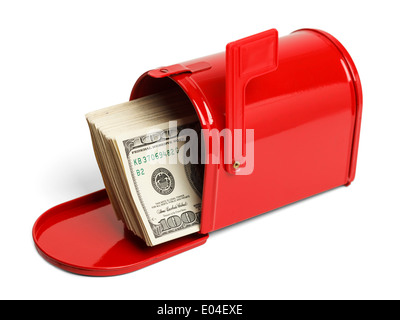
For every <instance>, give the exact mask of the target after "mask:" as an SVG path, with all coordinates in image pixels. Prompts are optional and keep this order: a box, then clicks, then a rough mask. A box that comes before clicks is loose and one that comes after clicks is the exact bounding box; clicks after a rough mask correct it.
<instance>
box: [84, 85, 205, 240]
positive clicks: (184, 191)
mask: <svg viewBox="0 0 400 320" xmlns="http://www.w3.org/2000/svg"><path fill="white" fill-rule="evenodd" d="M86 119H87V122H88V124H89V129H90V134H91V138H92V143H93V149H94V153H95V156H96V160H97V163H98V166H99V168H100V171H101V174H102V177H103V181H104V185H105V187H106V190H107V193H108V196H109V198H110V202H111V204H112V206H113V208H114V211H115V213H116V215H117V216H118V218H119V219H121V220H122V221H123V222H124V223H125V225H126V227H127V228H128V229H129V230H131V231H132V232H133V233H134V234H135V235H137V236H138V237H140V238H142V239H143V240H144V241H145V242H146V244H147V245H148V246H154V245H157V244H160V243H163V242H166V241H169V240H172V239H176V238H179V237H182V236H185V235H187V234H190V233H194V232H198V231H199V230H200V212H201V192H202V179H203V167H202V165H201V164H200V163H199V161H197V162H196V161H188V159H189V160H190V159H194V158H193V156H194V154H192V156H191V157H189V156H190V154H189V153H190V152H193V151H191V149H187V145H188V140H190V139H188V136H187V135H182V133H183V132H194V131H196V130H197V131H196V132H198V129H199V128H198V127H199V122H198V118H197V117H196V114H195V111H194V109H193V106H192V105H191V103H190V101H189V100H188V98H187V97H186V95H185V94H184V93H183V92H175V91H166V92H161V93H158V94H154V95H150V96H146V97H143V98H140V99H136V100H132V101H129V102H125V103H122V104H118V105H115V106H111V107H107V108H103V109H100V110H96V111H93V112H90V113H88V114H87V115H86ZM187 129H190V130H191V131H190V130H189V131H188V130H187ZM188 152H189V153H188ZM188 155H189V156H188Z"/></svg>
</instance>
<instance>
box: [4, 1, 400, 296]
mask: <svg viewBox="0 0 400 320" xmlns="http://www.w3.org/2000/svg"><path fill="white" fill-rule="evenodd" d="M398 12H399V11H398V9H397V8H396V1H381V2H376V1H338V0H336V1H332V2H331V3H327V2H325V1H273V2H270V1H216V0H213V1H204V0H203V1H171V0H170V1H140V2H139V1H72V0H70V1H41V0H37V1H2V2H1V3H0V46H1V47H0V107H1V117H0V121H1V125H0V133H1V145H0V148H1V149H0V150H1V151H0V152H1V158H0V161H1V165H0V181H1V184H0V187H1V193H0V194H1V209H0V210H1V217H0V248H1V251H0V298H2V299H399V298H400V272H399V270H400V255H399V247H400V231H399V230H400V205H399V179H400V171H399V163H400V150H399V126H398V123H399V118H400V105H399V99H398V96H399V90H400V87H399V85H400V82H399V73H400V64H399V61H400V58H399V57H400V49H399V31H400V30H399V29H400V22H399V21H400V20H399V19H398ZM303 27H311V28H318V29H322V30H325V31H327V32H329V33H331V34H332V35H334V36H335V37H336V38H338V39H339V41H340V42H341V43H342V44H343V45H344V46H345V47H346V49H347V50H348V51H349V52H350V54H351V56H352V57H353V59H354V61H355V63H356V66H357V68H358V71H359V74H360V77H361V82H362V85H363V92H364V109H363V119H362V126H361V140H360V148H359V158H358V159H359V160H358V167H357V175H356V179H355V181H354V183H353V184H352V185H351V186H350V187H348V188H346V187H340V188H337V189H335V190H332V191H329V192H325V193H323V194H321V195H318V196H314V197H312V198H310V199H307V200H303V201H300V202H298V203H296V204H293V205H290V206H287V207H284V208H282V209H279V210H275V211H274V212H272V213H270V214H264V215H261V216H259V217H257V218H253V219H250V220H249V221H246V222H243V223H240V224H237V225H235V226H232V227H229V228H225V229H223V230H221V231H217V232H214V233H212V234H211V235H210V238H209V240H208V242H207V243H206V244H205V245H203V246H201V247H199V248H196V249H194V250H190V251H188V252H185V253H183V254H181V255H178V256H175V257H173V258H170V259H167V260H165V261H162V262H160V263H157V264H155V265H153V266H149V267H147V268H145V269H142V270H139V271H136V272H133V273H129V274H126V275H122V276H114V277H104V278H96V277H86V276H78V275H74V274H71V273H68V272H65V271H62V270H60V269H58V268H56V267H54V266H52V265H50V264H49V263H47V262H45V261H44V260H43V259H42V258H41V257H40V256H39V255H38V253H37V252H36V249H35V247H34V244H33V240H32V237H31V230H32V226H33V224H34V222H35V220H36V219H37V218H38V217H39V215H40V214H42V213H43V212H44V211H46V210H47V209H49V208H51V207H53V206H55V205H57V204H59V203H62V202H65V201H68V200H72V199H74V198H76V197H79V196H82V195H85V194H88V193H91V192H93V191H96V190H99V189H102V188H103V183H102V180H101V176H100V173H99V170H98V167H97V164H96V162H95V158H94V155H93V150H92V146H91V141H90V136H89V131H88V128H87V124H86V121H85V117H84V115H85V113H86V112H88V111H91V110H94V109H98V108H101V107H106V106H109V105H112V104H116V103H120V102H124V101H126V100H127V99H128V98H129V94H130V91H131V88H132V86H133V84H134V82H135V81H136V79H137V78H138V77H139V76H140V75H141V74H142V73H143V72H145V71H147V70H149V69H152V68H156V67H159V66H162V65H170V64H175V63H179V62H182V61H186V60H189V59H192V58H197V57H201V56H204V55H208V54H213V53H217V52H220V51H223V50H224V49H225V45H226V43H228V42H230V41H233V40H237V39H240V38H242V37H245V36H248V35H252V34H254V33H258V32H261V31H264V30H267V29H270V28H276V29H277V30H278V31H279V33H280V35H286V34H288V33H290V32H292V31H294V30H296V29H299V28H303Z"/></svg>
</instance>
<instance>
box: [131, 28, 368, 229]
mask: <svg viewBox="0 0 400 320" xmlns="http://www.w3.org/2000/svg"><path fill="white" fill-rule="evenodd" d="M246 44H248V45H249V46H248V48H250V50H251V47H252V45H251V41H250V42H246ZM229 46H230V45H229V44H228V46H227V48H228V49H229ZM253 47H255V48H257V49H256V50H258V46H257V45H255V46H253ZM272 52H274V51H273V50H272ZM255 56H257V55H255ZM265 58H266V59H267V60H268V61H270V60H271V59H270V57H265ZM241 59H242V58H240V57H239V58H238V59H237V60H238V61H240V60H241ZM242 60H243V59H242ZM200 63H202V64H209V65H211V68H209V69H207V70H203V71H195V72H190V71H188V72H184V73H182V72H177V73H173V72H172V73H169V74H168V75H165V77H163V76H162V75H161V74H160V73H158V72H156V71H151V72H150V73H145V74H143V75H142V76H141V77H140V78H139V79H138V81H137V82H136V84H135V85H134V87H133V90H132V93H131V99H133V98H138V97H141V96H144V95H147V94H151V93H154V92H157V91H160V90H163V89H174V90H183V91H184V92H186V94H187V96H188V98H189V99H190V100H191V102H192V104H193V106H194V108H195V110H196V112H197V114H198V117H199V120H200V123H201V125H202V127H203V128H204V129H209V130H210V129H216V130H219V131H221V130H223V129H224V128H226V127H229V126H230V125H232V124H229V119H227V118H226V110H228V112H230V115H231V116H232V115H233V118H234V117H235V116H236V115H239V118H238V119H240V121H239V122H238V121H236V120H235V121H236V122H235V125H236V126H239V127H240V126H241V124H240V123H242V124H243V126H244V127H245V128H251V129H254V139H255V141H254V145H255V146H254V151H255V157H254V170H253V172H252V174H250V175H234V174H231V173H230V172H227V170H225V167H224V165H222V164H212V163H211V164H207V165H206V167H205V175H204V187H203V202H202V218H201V219H202V220H201V231H200V232H202V233H208V232H211V231H213V230H216V229H219V228H223V227H225V226H228V225H231V224H233V223H237V222H240V221H242V220H245V219H248V218H251V217H253V216H256V215H258V214H261V213H264V212H267V211H270V210H273V209H276V208H278V207H281V206H284V205H286V204H289V203H292V202H295V201H298V200H300V199H304V198H306V197H309V196H311V195H314V194H317V193H320V192H323V191H326V190H328V189H332V188H335V187H337V186H341V185H349V184H350V183H351V181H353V179H354V176H355V167H356V160H357V149H358V139H359V132H360V123H361V109H362V92H361V84H360V79H359V76H358V73H357V70H356V67H355V65H354V63H353V61H352V60H351V58H350V55H349V54H348V53H347V51H346V50H345V49H344V47H343V46H342V45H341V44H340V43H339V41H337V40H336V39H335V38H334V37H332V36H331V35H329V34H327V33H326V32H323V31H320V30H312V29H304V30H298V31H296V32H294V33H292V34H290V35H288V36H284V37H281V38H279V41H278V60H277V68H276V69H274V70H273V71H272V72H268V73H262V72H261V73H260V74H259V75H257V74H255V75H253V76H254V77H253V79H250V80H249V81H243V86H245V87H243V88H240V86H239V87H238V86H235V90H242V91H243V96H242V98H240V99H243V101H240V102H239V103H238V104H236V105H237V106H243V109H241V110H238V109H237V108H238V107H235V106H234V105H230V104H227V103H229V101H226V93H227V90H229V87H227V83H228V82H229V83H230V82H231V81H235V80H236V79H226V77H227V76H229V77H232V76H233V77H235V76H236V75H237V72H236V73H235V72H230V73H228V72H227V70H226V63H227V61H226V53H225V52H221V53H219V54H214V55H211V56H207V57H202V58H199V59H196V60H192V61H188V62H184V63H181V64H179V65H181V66H187V65H193V64H200ZM246 63H248V62H246ZM258 63H259V62H258ZM164 68H166V69H168V67H163V68H161V69H164ZM234 68H235V66H234ZM236 68H240V66H236ZM161 69H159V70H161ZM261 69H262V68H261ZM153 72H155V73H156V74H158V75H159V76H160V77H159V78H154V77H152V74H153ZM239 83H240V82H239ZM233 118H232V119H233ZM238 123H239V124H238ZM206 150H207V151H206V154H208V155H209V156H210V155H211V153H212V152H213V151H212V150H213V148H212V140H211V139H209V140H207V139H206ZM219 152H220V153H221V154H223V146H222V143H221V147H220V149H219ZM214 156H215V155H214Z"/></svg>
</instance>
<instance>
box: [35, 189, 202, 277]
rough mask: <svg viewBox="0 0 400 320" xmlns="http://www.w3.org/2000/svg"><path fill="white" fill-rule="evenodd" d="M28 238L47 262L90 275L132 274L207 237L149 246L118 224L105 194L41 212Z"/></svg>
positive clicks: (195, 245)
mask: <svg viewBox="0 0 400 320" xmlns="http://www.w3.org/2000/svg"><path fill="white" fill-rule="evenodd" d="M32 234H33V239H34V242H35V245H36V248H37V250H38V252H39V253H40V255H41V256H42V257H43V258H44V259H46V260H47V261H48V262H50V263H51V264H53V265H55V266H57V267H59V268H61V269H64V270H66V271H70V272H73V273H78V274H83V275H92V276H111V275H118V274H123V273H127V272H132V271H135V270H137V269H140V268H144V267H146V266H148V265H150V264H154V263H156V262H158V261H161V260H164V259H166V258H169V257H171V256H174V255H176V254H178V253H181V252H184V251H186V250H189V249H192V248H194V247H197V246H199V245H201V244H203V243H205V242H206V240H207V238H208V235H201V234H192V235H189V236H186V237H183V238H179V239H176V240H173V241H170V242H167V243H164V244H161V245H159V246H155V247H148V246H147V245H146V244H145V243H144V241H143V240H142V239H139V238H137V237H136V236H134V235H133V233H132V232H130V231H129V230H127V229H126V228H125V227H124V225H123V223H122V222H121V221H119V220H117V218H116V215H115V213H114V211H113V209H112V207H111V205H110V201H109V199H108V197H107V193H106V191H105V190H100V191H97V192H95V193H93V194H89V195H86V196H84V197H81V198H78V199H75V200H72V201H69V202H66V203H63V204H60V205H58V206H56V207H54V208H52V209H50V210H48V211H46V212H45V213H43V214H42V215H41V216H40V217H39V218H38V219H37V221H36V223H35V225H34V226H33V230H32Z"/></svg>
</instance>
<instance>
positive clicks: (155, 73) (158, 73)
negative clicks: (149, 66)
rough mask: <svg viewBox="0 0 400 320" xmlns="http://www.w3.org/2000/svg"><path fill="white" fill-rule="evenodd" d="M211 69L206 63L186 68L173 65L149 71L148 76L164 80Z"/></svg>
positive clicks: (197, 63) (202, 62)
mask: <svg viewBox="0 0 400 320" xmlns="http://www.w3.org/2000/svg"><path fill="white" fill-rule="evenodd" d="M210 68H211V65H210V64H209V63H208V62H205V61H201V62H196V63H193V64H189V65H187V66H185V65H183V64H174V65H171V66H168V67H161V68H157V69H154V70H151V71H149V75H150V76H151V77H153V78H165V77H170V76H175V75H177V74H181V73H195V72H200V71H204V70H208V69H210Z"/></svg>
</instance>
